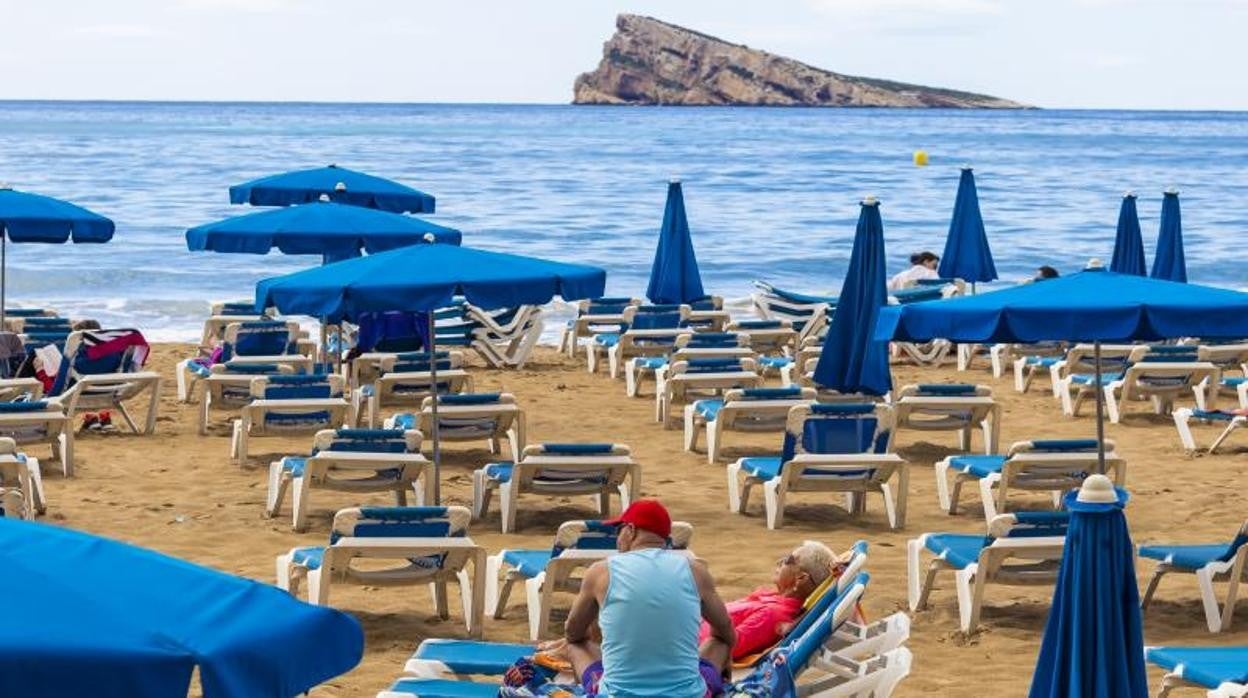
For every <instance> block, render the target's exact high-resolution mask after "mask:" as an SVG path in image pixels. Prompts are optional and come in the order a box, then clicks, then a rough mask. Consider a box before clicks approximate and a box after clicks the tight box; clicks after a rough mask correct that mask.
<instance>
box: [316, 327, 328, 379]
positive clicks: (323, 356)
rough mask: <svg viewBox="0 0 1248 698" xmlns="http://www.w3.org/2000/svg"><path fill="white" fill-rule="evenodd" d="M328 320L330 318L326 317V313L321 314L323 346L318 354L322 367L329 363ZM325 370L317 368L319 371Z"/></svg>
mask: <svg viewBox="0 0 1248 698" xmlns="http://www.w3.org/2000/svg"><path fill="white" fill-rule="evenodd" d="M326 322H328V320H327V319H326V318H325V316H324V315H322V316H321V347H320V350H319V351H318V352H317V354H318V355H319V359H320V361H319V363H320V364H321V366H322V367H323V366H324V365H325V364H327V363H329V328H328V327H326V326H325V323H326ZM323 370H324V368H318V369H317V371H323Z"/></svg>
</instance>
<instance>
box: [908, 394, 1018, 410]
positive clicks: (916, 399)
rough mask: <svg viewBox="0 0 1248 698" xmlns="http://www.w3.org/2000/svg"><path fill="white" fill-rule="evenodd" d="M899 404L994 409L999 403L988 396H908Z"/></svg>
mask: <svg viewBox="0 0 1248 698" xmlns="http://www.w3.org/2000/svg"><path fill="white" fill-rule="evenodd" d="M897 404H898V405H914V406H917V407H950V406H952V407H992V406H995V405H996V404H997V401H996V399H995V398H993V397H991V396H988V395H942V396H936V395H907V396H906V397H903V398H901V399H900V400H898V401H897Z"/></svg>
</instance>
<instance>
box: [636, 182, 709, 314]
mask: <svg viewBox="0 0 1248 698" xmlns="http://www.w3.org/2000/svg"><path fill="white" fill-rule="evenodd" d="M705 295H706V294H705V292H704V291H703V290H702V276H701V274H700V273H699V272H698V258H697V256H696V255H695V254H694V252H693V238H692V237H691V236H690V234H689V220H688V219H687V218H686V217H685V196H684V193H683V192H682V191H681V187H680V180H677V179H673V180H672V181H671V182H670V183H669V184H668V185H667V205H666V206H665V207H664V210H663V227H662V228H660V229H659V246H658V248H657V249H655V251H654V264H653V265H652V266H651V268H650V285H649V286H648V287H647V288H646V297H647V298H649V299H650V302H651V303H675V304H679V303H691V302H693V301H695V300H699V299H701V298H704V297H705Z"/></svg>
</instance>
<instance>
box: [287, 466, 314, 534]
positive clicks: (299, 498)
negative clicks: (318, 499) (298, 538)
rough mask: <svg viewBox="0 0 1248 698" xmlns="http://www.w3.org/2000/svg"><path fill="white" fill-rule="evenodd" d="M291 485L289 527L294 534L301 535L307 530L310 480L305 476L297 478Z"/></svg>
mask: <svg viewBox="0 0 1248 698" xmlns="http://www.w3.org/2000/svg"><path fill="white" fill-rule="evenodd" d="M291 484H292V487H291V495H290V509H291V526H292V527H293V528H294V530H295V531H296V532H300V533H301V532H303V531H306V530H308V499H309V495H310V494H311V490H312V480H311V479H310V478H308V477H306V476H303V477H297V478H295V479H294V482H293V483H291Z"/></svg>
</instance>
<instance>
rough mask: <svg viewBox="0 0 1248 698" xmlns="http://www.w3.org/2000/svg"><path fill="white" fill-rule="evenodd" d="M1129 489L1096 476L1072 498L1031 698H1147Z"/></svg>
mask: <svg viewBox="0 0 1248 698" xmlns="http://www.w3.org/2000/svg"><path fill="white" fill-rule="evenodd" d="M1126 500H1127V496H1126V492H1122V491H1115V490H1114V486H1113V484H1112V483H1111V482H1110V480H1109V478H1107V477H1105V476H1104V475H1092V476H1091V477H1089V478H1088V479H1086V480H1085V481H1084V483H1083V486H1082V487H1081V488H1080V490H1079V491H1078V492H1070V493H1068V494H1067V495H1066V508H1067V509H1068V510H1069V511H1070V527H1069V528H1068V529H1067V533H1066V545H1065V548H1064V549H1063V551H1062V564H1061V567H1060V568H1059V570H1058V573H1057V587H1056V588H1055V589H1054V590H1053V605H1052V606H1051V608H1050V609H1049V618H1048V621H1047V622H1046V623H1045V626H1044V640H1043V641H1042V643H1041V645H1040V657H1039V659H1038V661H1037V662H1036V671H1035V674H1034V675H1033V676H1032V679H1031V692H1030V694H1029V696H1030V698H1102V697H1103V696H1116V697H1120V698H1146V697H1147V696H1148V679H1147V677H1146V675H1145V672H1144V633H1143V624H1142V621H1141V618H1140V592H1139V589H1138V588H1137V587H1136V582H1135V551H1134V547H1133V546H1132V544H1131V534H1130V532H1129V531H1128V530H1127V518H1126V517H1125V516H1124V515H1123V513H1122V509H1123V506H1124V505H1125V504H1126Z"/></svg>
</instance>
